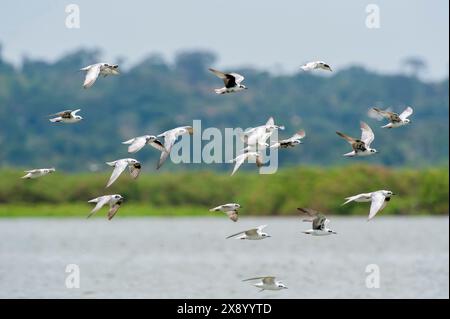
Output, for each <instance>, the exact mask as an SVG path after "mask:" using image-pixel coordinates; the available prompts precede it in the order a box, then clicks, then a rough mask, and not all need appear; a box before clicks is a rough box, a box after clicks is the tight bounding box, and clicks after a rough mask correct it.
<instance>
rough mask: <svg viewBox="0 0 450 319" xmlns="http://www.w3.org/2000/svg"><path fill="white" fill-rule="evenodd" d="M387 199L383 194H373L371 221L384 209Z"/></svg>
mask: <svg viewBox="0 0 450 319" xmlns="http://www.w3.org/2000/svg"><path fill="white" fill-rule="evenodd" d="M384 200H385V197H384V195H383V194H382V193H381V192H375V193H373V194H372V204H371V205H370V213H369V220H371V219H372V218H374V217H375V215H376V214H377V213H378V212H379V211H380V210H382V209H383V205H384Z"/></svg>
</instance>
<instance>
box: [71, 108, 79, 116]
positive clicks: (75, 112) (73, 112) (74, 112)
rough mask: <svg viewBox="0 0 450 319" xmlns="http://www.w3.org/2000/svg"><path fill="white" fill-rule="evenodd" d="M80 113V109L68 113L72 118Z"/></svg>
mask: <svg viewBox="0 0 450 319" xmlns="http://www.w3.org/2000/svg"><path fill="white" fill-rule="evenodd" d="M80 111H81V109H76V110H74V111H72V112H70V114H71V115H72V116H75V115H76V114H77V113H78V112H80Z"/></svg>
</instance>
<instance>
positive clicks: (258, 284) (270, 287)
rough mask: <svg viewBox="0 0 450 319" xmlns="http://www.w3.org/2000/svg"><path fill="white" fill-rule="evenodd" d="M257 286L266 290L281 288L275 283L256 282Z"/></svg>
mask: <svg viewBox="0 0 450 319" xmlns="http://www.w3.org/2000/svg"><path fill="white" fill-rule="evenodd" d="M255 287H258V288H261V289H265V290H281V288H280V287H277V286H275V285H266V284H262V283H257V284H255Z"/></svg>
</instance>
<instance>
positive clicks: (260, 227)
mask: <svg viewBox="0 0 450 319" xmlns="http://www.w3.org/2000/svg"><path fill="white" fill-rule="evenodd" d="M266 227H267V225H261V226H258V227H256V229H258V231H262V230H263V229H264V228H266Z"/></svg>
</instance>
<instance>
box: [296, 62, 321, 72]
mask: <svg viewBox="0 0 450 319" xmlns="http://www.w3.org/2000/svg"><path fill="white" fill-rule="evenodd" d="M316 65H317V63H316V62H308V63H306V64H303V65H302V66H301V67H300V68H301V69H302V70H303V71H310V70H312V69H314V68H315V67H316Z"/></svg>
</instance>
